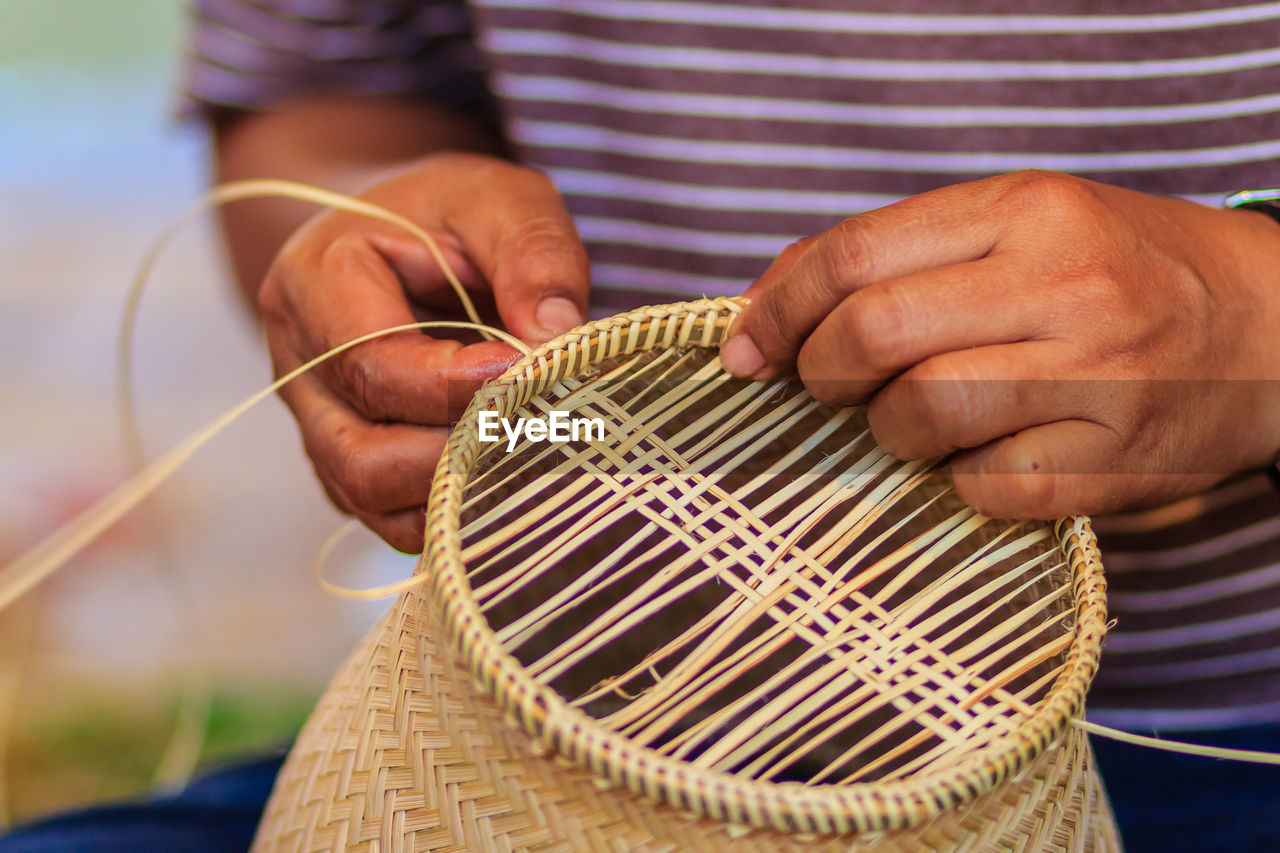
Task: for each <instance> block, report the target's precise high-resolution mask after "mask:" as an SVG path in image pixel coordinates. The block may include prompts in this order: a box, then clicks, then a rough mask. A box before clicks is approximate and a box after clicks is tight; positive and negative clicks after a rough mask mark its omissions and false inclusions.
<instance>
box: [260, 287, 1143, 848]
mask: <svg viewBox="0 0 1280 853" xmlns="http://www.w3.org/2000/svg"><path fill="white" fill-rule="evenodd" d="M740 308H741V305H740V303H739V302H737V301H735V300H729V299H713V300H701V301H697V302H690V303H683V304H677V305H670V306H661V307H652V308H645V309H641V310H637V311H634V312H631V313H627V314H623V315H619V316H617V317H612V318H609V319H606V320H601V321H597V322H593V323H590V324H588V325H586V326H583V327H580V328H579V329H577V330H574V331H573V332H570V333H568V334H566V335H564V336H562V337H560V338H558V339H557V340H555V341H552V342H551V343H549V344H547V345H545V346H543V347H541V348H539V349H538V350H536V351H534V352H533V353H531V354H530V355H528V356H526V357H525V358H523V359H522V360H521V361H520V362H518V363H517V364H515V365H513V366H512V367H511V368H510V369H509V370H508V371H507V372H506V373H505V374H504V375H503V376H502V377H500V378H499V379H498V380H496V381H494V382H492V383H490V384H488V385H486V386H485V388H484V389H482V391H481V393H480V394H479V395H478V396H477V398H476V400H475V401H474V402H473V404H472V406H471V407H470V408H469V409H468V410H467V412H466V414H465V415H464V417H463V419H462V420H461V421H460V423H459V424H458V426H457V427H456V428H455V430H454V431H453V433H452V435H451V437H450V440H449V443H448V446H447V449H446V452H445V454H444V456H443V458H442V459H441V462H440V466H439V468H438V470H437V473H436V477H435V480H434V481H433V485H432V493H431V501H430V505H429V507H428V511H427V527H426V549H425V551H424V553H423V556H422V559H421V561H420V562H419V565H418V569H417V576H418V577H420V579H421V581H422V582H421V584H420V585H418V586H416V587H414V588H412V589H410V590H409V591H407V592H405V593H404V594H402V595H401V596H400V597H399V599H398V600H397V601H396V602H395V604H394V606H393V607H392V608H391V610H390V612H388V613H387V615H386V616H385V617H384V618H383V620H382V621H381V622H380V623H379V624H378V625H377V626H376V627H375V628H374V629H373V631H372V632H371V633H370V634H369V635H368V636H367V637H366V638H365V640H364V641H363V642H362V643H361V645H360V646H359V647H358V648H357V649H356V650H355V652H354V653H353V654H352V655H351V657H350V658H349V659H348V661H347V662H346V664H345V665H344V666H343V668H342V669H341V671H340V672H339V673H338V675H337V677H336V678H335V679H334V681H333V682H332V684H331V685H330V687H329V688H328V690H327V691H326V692H325V694H324V696H323V697H322V699H321V700H320V702H319V705H318V706H317V708H316V710H315V712H314V714H313V715H312V717H311V719H310V720H309V722H308V723H307V725H306V726H305V727H304V729H303V731H302V733H301V735H300V737H299V739H298V741H297V743H296V744H295V746H294V748H293V750H292V752H291V754H290V756H289V758H288V760H287V761H286V764H285V766H284V769H283V770H282V772H281V774H280V777H279V779H278V780H277V782H276V787H275V790H274V791H273V793H272V796H271V799H270V802H269V803H268V806H267V810H266V812H265V814H264V817H263V820H262V824H261V826H260V828H259V832H258V836H257V839H256V841H255V849H256V850H258V851H274V850H289V851H295V850H305V851H310V850H345V849H359V850H370V851H393V850H426V851H445V850H449V851H518V850H537V851H686V850H694V851H701V850H706V851H802V850H803V851H835V850H841V851H862V850H877V851H880V850H883V851H912V853H916V851H934V850H936V851H943V850H947V851H950V850H964V851H993V853H994V851H1042V850H1069V851H1087V850H1092V851H1112V850H1118V849H1119V842H1118V840H1117V835H1116V832H1115V829H1114V825H1113V822H1112V819H1111V815H1110V811H1109V807H1108V805H1107V800H1106V795H1105V793H1104V791H1103V788H1102V785H1101V783H1100V781H1099V779H1098V776H1097V773H1096V770H1095V768H1094V766H1093V762H1092V756H1091V753H1090V749H1089V745H1088V741H1087V740H1086V739H1085V737H1084V735H1083V734H1082V733H1081V732H1080V731H1079V730H1078V729H1077V728H1076V727H1074V726H1070V725H1068V723H1069V721H1070V720H1071V719H1072V718H1073V717H1075V716H1077V715H1079V714H1080V713H1081V711H1082V708H1083V703H1084V698H1085V693H1086V691H1087V689H1088V686H1089V683H1090V681H1091V679H1092V677H1093V674H1094V672H1095V670H1096V667H1097V661H1098V654H1099V650H1100V646H1101V642H1102V638H1103V634H1104V631H1105V619H1106V616H1105V600H1104V599H1105V592H1104V582H1103V577H1102V570H1101V564H1100V562H1099V558H1098V553H1097V549H1096V542H1095V539H1094V537H1093V534H1092V532H1091V531H1090V528H1089V523H1088V521H1087V519H1084V518H1068V519H1062V520H1060V521H1058V522H1056V523H1053V524H1047V523H1039V522H1009V521H998V520H993V519H988V518H985V517H984V516H982V515H980V514H978V513H977V512H976V511H975V510H973V509H972V508H970V507H967V506H966V505H964V504H963V502H961V501H960V500H959V499H958V498H957V497H956V496H955V494H954V491H953V489H952V488H951V485H950V481H949V478H948V476H947V474H946V469H945V466H943V465H941V464H939V463H938V462H927V463H903V462H898V461H896V460H893V459H892V458H891V457H889V456H887V455H886V454H884V453H883V451H880V450H879V448H878V447H876V445H875V443H874V441H873V440H872V439H871V437H870V432H869V430H868V429H867V426H866V419H865V412H863V411H861V410H858V409H836V408H832V407H828V406H825V405H823V404H820V403H818V402H817V401H815V400H813V399H812V398H811V397H809V396H808V395H807V394H806V393H805V392H804V389H803V387H802V386H800V384H799V383H798V382H797V381H794V380H779V381H775V382H770V383H759V382H744V381H736V380H731V379H730V378H729V377H728V376H727V375H726V374H725V373H724V372H723V371H722V370H721V369H720V367H719V362H718V360H717V358H716V353H717V349H716V348H717V347H718V345H719V344H720V342H721V340H722V339H723V337H724V335H725V334H726V331H727V330H728V328H729V326H730V324H731V322H732V320H733V318H734V316H735V315H736V314H737V313H738V312H739V311H740ZM486 411H488V412H497V413H498V415H500V416H502V417H510V418H515V417H519V416H523V417H526V418H532V417H535V416H542V417H546V416H547V415H548V413H549V412H551V411H569V412H573V413H575V414H579V415H582V416H583V417H593V418H597V419H598V421H599V423H600V424H602V425H603V428H604V435H603V437H601V436H600V435H598V434H597V435H594V436H592V437H591V438H590V439H589V440H588V438H587V437H586V436H580V437H579V438H578V439H577V440H570V441H566V442H556V443H553V442H539V441H532V440H528V439H527V438H526V439H525V440H522V441H521V442H519V443H518V444H517V445H516V446H514V447H513V448H511V449H510V451H508V447H507V446H506V442H505V438H504V439H503V440H500V441H498V442H492V443H489V442H482V441H481V440H480V436H481V432H480V424H481V422H480V417H481V413H482V412H486Z"/></svg>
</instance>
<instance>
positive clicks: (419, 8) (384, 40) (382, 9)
mask: <svg viewBox="0 0 1280 853" xmlns="http://www.w3.org/2000/svg"><path fill="white" fill-rule="evenodd" d="M324 93H344V94H380V95H387V94H395V95H409V96H419V97H422V98H424V99H429V100H431V101H432V102H434V103H438V104H441V105H443V106H449V107H456V108H465V109H468V110H472V111H478V112H480V113H482V114H483V115H485V116H486V117H490V116H491V115H492V107H491V103H490V98H489V95H488V92H487V90H486V87H485V83H484V74H483V69H482V65H481V61H480V53H479V50H478V49H477V47H476V45H475V43H474V41H473V40H472V33H471V24H470V20H469V17H468V14H467V9H466V6H465V3H464V2H463V0H194V2H193V3H192V5H191V9H190V28H189V37H188V45H187V52H186V56H185V60H184V68H183V88H182V92H181V103H180V107H179V109H180V112H181V114H182V115H184V116H194V115H200V114H203V113H207V112H208V111H209V110H211V109H215V108H219V107H232V108H240V109H268V108H270V107H272V106H274V105H276V104H279V103H281V102H283V101H286V100H289V99H291V98H295V97H300V96H305V95H316V94H324Z"/></svg>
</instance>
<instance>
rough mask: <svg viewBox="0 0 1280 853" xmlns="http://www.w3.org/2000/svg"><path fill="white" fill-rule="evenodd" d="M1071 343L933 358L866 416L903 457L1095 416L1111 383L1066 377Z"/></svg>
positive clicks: (880, 397)
mask: <svg viewBox="0 0 1280 853" xmlns="http://www.w3.org/2000/svg"><path fill="white" fill-rule="evenodd" d="M1068 352H1069V350H1068V349H1067V347H1066V345H1064V344H1061V343H1059V342H1057V341H1044V342H1039V341H1033V342H1021V343H1016V344H1003V345H1000V346H991V347H981V348H979V349H971V350H961V351H956V352H949V353H945V354H943V355H939V356H934V357H933V358H930V359H928V360H927V361H924V362H922V363H921V364H919V365H917V366H916V367H914V368H912V369H911V370H908V371H907V372H906V373H904V374H902V376H900V377H898V378H897V379H895V380H893V381H892V382H890V383H889V384H888V385H887V386H885V387H884V389H883V390H881V391H880V393H878V394H877V395H876V396H875V397H874V398H873V399H872V401H871V405H870V407H869V408H868V411H867V417H868V420H869V422H870V424H871V430H872V433H873V434H874V435H875V437H876V441H878V442H879V443H880V446H881V447H883V448H884V449H885V450H887V451H888V452H889V453H890V454H891V455H893V456H895V457H897V458H898V459H930V458H933V457H936V456H945V455H947V454H949V453H951V452H953V451H955V450H960V449H965V448H971V447H978V446H980V445H983V444H986V443H988V442H990V441H995V440H996V439H999V438H1002V437H1004V436H1006V435H1012V434H1013V433H1016V432H1018V431H1020V430H1025V429H1029V428H1031V427H1034V426H1038V425H1040V424H1047V423H1052V422H1053V421H1059V420H1064V419H1067V418H1087V419H1092V418H1094V417H1095V416H1097V415H1098V414H1099V410H1100V408H1101V407H1102V406H1103V404H1104V403H1105V401H1106V399H1107V397H1108V396H1109V390H1110V383H1107V382H1106V381H1095V380H1086V379H1074V380H1073V379H1052V378H1048V379H1047V378H1044V377H1052V376H1062V375H1063V369H1062V367H1061V365H1063V364H1065V363H1066V362H1067V358H1068Z"/></svg>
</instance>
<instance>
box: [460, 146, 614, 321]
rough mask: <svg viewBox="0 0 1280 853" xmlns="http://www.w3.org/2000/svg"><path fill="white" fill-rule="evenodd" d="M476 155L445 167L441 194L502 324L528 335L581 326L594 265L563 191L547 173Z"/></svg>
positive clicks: (465, 249)
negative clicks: (465, 162)
mask: <svg viewBox="0 0 1280 853" xmlns="http://www.w3.org/2000/svg"><path fill="white" fill-rule="evenodd" d="M452 157H453V159H452V160H451V161H450V162H454V163H456V162H458V158H460V157H465V155H452ZM474 160H476V161H478V162H476V163H473V164H472V168H468V169H463V168H452V169H448V170H444V171H443V172H442V181H444V182H445V184H446V186H444V187H442V191H441V193H439V195H438V196H437V198H438V199H439V204H440V213H441V217H442V219H443V221H444V222H445V224H446V225H447V226H448V228H449V230H450V231H451V232H452V233H453V234H455V235H457V237H458V240H459V242H460V244H461V246H462V248H463V249H464V251H465V252H466V253H467V255H468V256H469V257H470V258H471V260H472V262H473V263H474V264H475V265H476V268H477V269H478V270H479V271H480V272H481V273H482V274H483V275H484V276H485V277H486V278H487V279H488V280H489V282H490V284H491V286H492V287H493V292H494V295H495V297H496V298H497V302H498V311H499V312H500V314H501V315H502V321H503V323H504V324H505V325H506V327H507V329H508V330H510V331H511V333H512V334H514V335H516V336H517V337H519V338H521V339H522V340H529V341H546V340H550V339H551V338H553V337H555V336H556V335H559V334H561V333H563V332H567V331H568V330H569V329H572V328H573V327H575V326H578V325H581V324H582V323H583V322H585V321H586V316H587V313H586V312H587V292H588V287H589V280H590V272H589V265H588V262H587V253H586V249H585V248H584V247H583V245H582V239H581V238H580V237H579V236H578V230H577V228H576V227H575V226H574V224H573V219H572V218H571V217H570V216H569V211H568V209H567V208H565V205H564V201H563V199H561V197H560V193H559V192H558V191H557V190H556V188H555V186H554V185H553V184H552V183H551V181H550V180H549V179H548V178H547V177H546V176H545V175H543V174H542V173H540V172H535V171H533V170H531V169H526V168H522V167H519V166H514V165H511V164H508V163H502V162H500V161H494V160H491V159H488V158H474Z"/></svg>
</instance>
